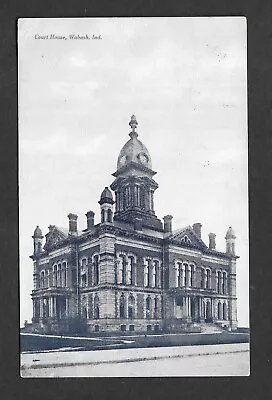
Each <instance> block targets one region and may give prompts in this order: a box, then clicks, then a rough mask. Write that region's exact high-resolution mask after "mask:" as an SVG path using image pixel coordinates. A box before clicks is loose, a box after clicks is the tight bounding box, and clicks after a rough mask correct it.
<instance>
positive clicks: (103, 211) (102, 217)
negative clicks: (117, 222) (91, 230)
mask: <svg viewBox="0 0 272 400" xmlns="http://www.w3.org/2000/svg"><path fill="white" fill-rule="evenodd" d="M101 222H102V224H103V223H104V222H105V210H103V209H102V210H101Z"/></svg>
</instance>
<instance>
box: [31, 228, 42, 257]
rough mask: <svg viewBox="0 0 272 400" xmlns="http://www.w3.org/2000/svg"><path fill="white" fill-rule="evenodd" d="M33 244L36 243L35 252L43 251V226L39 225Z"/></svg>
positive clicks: (34, 234)
mask: <svg viewBox="0 0 272 400" xmlns="http://www.w3.org/2000/svg"><path fill="white" fill-rule="evenodd" d="M32 238H33V244H34V254H37V253H41V252H42V242H43V238H44V236H43V234H42V230H41V228H40V227H39V226H38V225H37V227H36V229H35V231H34V233H33V236H32Z"/></svg>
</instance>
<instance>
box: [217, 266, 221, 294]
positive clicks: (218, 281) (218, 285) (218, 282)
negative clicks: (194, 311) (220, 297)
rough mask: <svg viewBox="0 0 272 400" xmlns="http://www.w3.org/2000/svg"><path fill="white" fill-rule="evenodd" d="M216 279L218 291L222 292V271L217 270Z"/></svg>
mask: <svg viewBox="0 0 272 400" xmlns="http://www.w3.org/2000/svg"><path fill="white" fill-rule="evenodd" d="M216 280H217V282H216V287H217V292H218V293H221V271H217V274H216Z"/></svg>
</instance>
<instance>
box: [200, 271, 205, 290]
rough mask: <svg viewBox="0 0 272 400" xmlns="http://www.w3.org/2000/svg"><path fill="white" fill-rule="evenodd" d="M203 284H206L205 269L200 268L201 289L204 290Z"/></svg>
mask: <svg viewBox="0 0 272 400" xmlns="http://www.w3.org/2000/svg"><path fill="white" fill-rule="evenodd" d="M205 282H206V270H205V268H201V288H202V289H205Z"/></svg>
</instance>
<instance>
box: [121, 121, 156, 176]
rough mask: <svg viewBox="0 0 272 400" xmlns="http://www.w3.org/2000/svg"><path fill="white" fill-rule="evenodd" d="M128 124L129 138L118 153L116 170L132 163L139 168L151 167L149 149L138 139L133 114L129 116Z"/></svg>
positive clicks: (136, 123)
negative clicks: (129, 129)
mask: <svg viewBox="0 0 272 400" xmlns="http://www.w3.org/2000/svg"><path fill="white" fill-rule="evenodd" d="M129 125H130V127H131V132H130V133H129V136H130V140H128V141H127V142H126V144H125V145H124V146H123V148H122V149H121V151H120V153H119V156H118V160H117V170H120V169H123V168H124V167H126V166H129V165H133V164H135V165H136V166H140V167H141V168H142V167H144V168H149V169H152V163H151V157H150V154H149V151H148V150H147V148H146V147H145V145H144V144H143V143H142V142H141V141H140V140H138V133H137V132H136V129H137V125H138V122H137V119H136V117H135V115H132V116H131V119H130V122H129Z"/></svg>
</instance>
